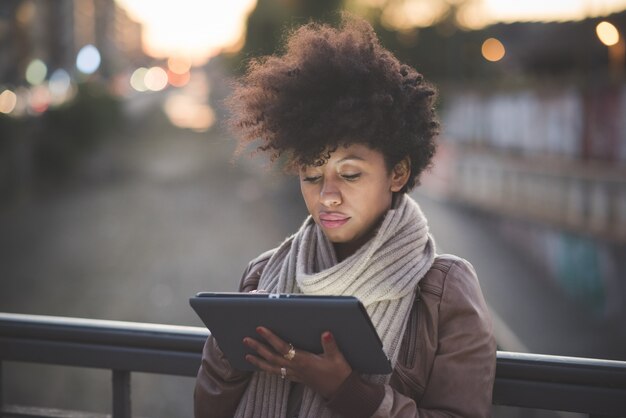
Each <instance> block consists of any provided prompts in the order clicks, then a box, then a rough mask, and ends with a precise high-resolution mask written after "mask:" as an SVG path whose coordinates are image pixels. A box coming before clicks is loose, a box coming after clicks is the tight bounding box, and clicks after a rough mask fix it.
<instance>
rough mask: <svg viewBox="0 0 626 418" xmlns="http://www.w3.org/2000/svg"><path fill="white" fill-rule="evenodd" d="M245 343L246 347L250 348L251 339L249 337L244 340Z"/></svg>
mask: <svg viewBox="0 0 626 418" xmlns="http://www.w3.org/2000/svg"><path fill="white" fill-rule="evenodd" d="M243 343H244V344H245V345H248V346H249V345H250V339H249V338H248V337H246V338H244V339H243Z"/></svg>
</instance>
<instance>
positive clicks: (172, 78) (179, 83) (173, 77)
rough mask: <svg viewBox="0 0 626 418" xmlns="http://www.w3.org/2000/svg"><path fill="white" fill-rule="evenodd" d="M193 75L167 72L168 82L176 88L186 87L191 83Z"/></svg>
mask: <svg viewBox="0 0 626 418" xmlns="http://www.w3.org/2000/svg"><path fill="white" fill-rule="evenodd" d="M190 78H191V74H190V73H189V72H186V73H183V74H178V73H175V72H173V71H171V70H167V80H168V81H169V83H170V84H171V85H172V86H174V87H185V86H186V85H187V84H188V83H189V79H190Z"/></svg>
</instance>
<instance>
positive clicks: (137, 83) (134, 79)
mask: <svg viewBox="0 0 626 418" xmlns="http://www.w3.org/2000/svg"><path fill="white" fill-rule="evenodd" d="M147 72H148V69H147V68H146V67H139V68H137V69H136V70H135V71H133V74H132V75H131V76H130V86H131V87H132V88H134V89H135V90H137V91H139V92H143V91H146V90H148V87H146V83H145V79H146V73H147Z"/></svg>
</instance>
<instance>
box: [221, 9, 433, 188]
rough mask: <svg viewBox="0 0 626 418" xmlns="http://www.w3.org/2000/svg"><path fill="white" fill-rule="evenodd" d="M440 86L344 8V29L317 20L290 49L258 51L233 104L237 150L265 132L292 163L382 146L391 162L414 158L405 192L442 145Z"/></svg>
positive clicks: (291, 40) (292, 39) (273, 152)
mask: <svg viewBox="0 0 626 418" xmlns="http://www.w3.org/2000/svg"><path fill="white" fill-rule="evenodd" d="M435 100H436V90H435V88H434V87H433V86H432V85H430V84H428V83H426V82H425V81H424V79H423V77H422V75H421V74H419V73H418V72H417V71H415V69H413V68H411V67H409V66H407V65H403V64H401V63H400V62H399V61H398V59H397V58H396V57H394V55H393V54H392V53H391V52H389V51H388V50H386V49H385V48H383V47H382V46H381V44H380V42H379V40H378V38H377V37H376V34H375V33H374V30H373V28H372V27H371V25H370V24H369V23H367V22H366V21H364V20H362V19H360V18H357V17H354V16H351V15H347V14H344V15H343V16H342V22H341V25H340V27H339V28H337V29H336V28H333V27H331V26H328V25H325V24H319V23H309V24H306V25H304V26H301V27H300V28H297V29H296V30H295V31H293V32H292V33H291V34H290V35H289V37H288V39H287V43H286V47H285V52H284V54H282V55H280V56H277V55H272V56H267V57H263V58H260V59H254V60H252V61H251V62H250V63H249V65H248V70H247V72H246V74H245V75H244V76H243V77H242V78H241V79H239V80H238V81H237V82H236V83H235V86H234V90H233V92H232V94H231V96H230V97H229V98H228V99H227V101H226V105H227V108H228V109H229V110H230V112H231V117H230V119H229V120H228V123H229V125H230V128H231V130H232V131H233V133H234V134H235V135H236V136H237V137H239V140H240V143H239V151H241V149H243V148H245V145H246V144H248V143H251V142H254V141H257V140H259V139H260V140H261V142H262V144H261V145H260V146H259V147H258V149H259V150H262V151H266V152H269V154H270V159H271V161H274V160H276V159H277V158H279V157H281V156H283V155H284V156H285V157H286V158H287V167H288V168H290V169H291V170H293V169H295V168H297V167H299V166H300V165H322V164H324V163H325V161H326V159H328V158H329V152H332V151H333V150H335V149H337V147H338V146H340V145H348V144H353V143H360V144H366V145H368V146H369V147H370V148H372V149H376V150H379V151H380V152H381V153H382V154H383V155H384V157H385V162H386V165H387V167H388V169H389V170H391V169H392V168H393V167H394V166H395V165H396V164H397V163H398V162H399V161H401V160H402V159H403V158H405V157H407V156H408V157H409V158H410V163H411V175H410V178H409V181H408V183H407V185H406V187H405V188H404V189H403V191H408V190H411V189H412V188H413V187H414V186H415V185H416V184H419V176H420V174H421V173H422V171H423V170H424V169H426V168H427V167H428V166H429V165H430V163H431V160H432V157H433V155H434V153H435V148H436V145H435V137H436V136H437V134H438V130H439V123H438V122H437V119H436V115H435V110H434V104H435Z"/></svg>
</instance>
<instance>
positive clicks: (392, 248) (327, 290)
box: [235, 194, 435, 418]
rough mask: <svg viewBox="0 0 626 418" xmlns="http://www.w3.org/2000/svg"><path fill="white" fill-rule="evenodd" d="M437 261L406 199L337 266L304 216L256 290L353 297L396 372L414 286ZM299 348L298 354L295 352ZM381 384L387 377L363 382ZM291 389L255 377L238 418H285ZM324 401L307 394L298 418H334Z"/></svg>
mask: <svg viewBox="0 0 626 418" xmlns="http://www.w3.org/2000/svg"><path fill="white" fill-rule="evenodd" d="M434 257H435V244H434V241H433V239H432V237H431V236H430V234H429V233H428V224H427V221H426V218H425V217H424V215H423V214H422V211H421V210H420V208H419V206H418V204H417V203H416V202H415V201H414V200H413V199H411V198H410V197H409V196H407V195H406V194H403V195H401V196H399V198H398V199H396V202H395V203H394V205H393V207H392V208H391V209H390V210H389V211H387V213H386V215H385V218H384V219H383V220H382V223H381V225H380V226H379V228H378V230H377V232H376V233H375V235H374V236H373V237H372V238H371V239H370V240H369V241H368V242H367V243H366V244H364V245H363V246H362V247H361V248H360V249H358V250H357V251H356V253H354V254H353V255H352V256H350V257H348V258H346V259H345V260H343V261H341V262H340V263H338V262H337V257H336V254H335V251H334V248H333V245H332V243H331V242H330V241H329V240H328V239H327V238H326V236H325V235H324V233H323V232H322V230H321V228H319V227H318V226H317V225H316V224H315V222H314V221H313V219H312V218H311V217H310V216H309V217H308V218H307V219H306V221H305V222H304V224H303V225H302V227H301V228H300V230H299V231H298V232H297V233H296V234H294V235H293V236H291V237H289V238H287V239H286V240H285V241H284V242H283V243H282V244H281V245H280V246H279V247H278V249H277V250H276V252H275V253H274V254H273V255H272V257H271V258H270V260H269V261H268V263H267V265H266V267H265V269H264V270H263V273H262V275H261V278H260V281H259V289H264V290H267V291H269V292H272V293H305V294H310V295H352V296H356V297H357V298H358V299H359V300H360V301H361V302H362V303H363V305H364V306H365V308H366V310H367V313H368V314H369V316H370V318H371V320H372V323H373V324H374V327H375V328H376V331H378V335H379V336H380V339H381V341H382V343H383V350H384V351H385V353H386V354H387V356H388V357H389V359H390V360H391V364H392V366H394V365H395V364H396V360H397V358H398V353H399V351H400V344H401V341H402V337H403V335H404V331H405V329H406V326H407V320H408V316H409V312H410V309H411V306H412V304H413V300H414V298H415V290H416V287H417V284H418V282H419V281H420V279H421V278H422V277H423V276H424V275H425V274H426V272H427V271H428V269H429V268H430V266H431V265H432V263H433V260H434ZM296 348H297V347H296ZM364 377H365V378H367V379H369V380H370V381H374V382H379V383H386V382H387V381H388V379H389V378H390V376H389V375H369V376H364ZM290 386H291V385H290V382H289V380H288V379H285V380H283V379H281V378H280V376H276V375H273V374H268V373H265V372H255V373H254V374H253V376H252V378H251V380H250V383H249V385H248V387H247V389H246V392H245V393H244V395H243V397H242V399H241V401H240V403H239V407H238V409H237V412H236V415H235V416H236V417H238V418H240V417H245V418H250V417H260V418H283V417H285V414H286V410H287V401H288V398H289V390H290ZM324 404H325V402H324V400H323V398H322V397H321V396H319V395H317V394H316V393H315V392H313V391H312V390H310V389H309V388H305V390H304V394H303V396H302V404H301V407H300V414H299V416H300V417H301V418H330V417H334V416H336V414H333V412H332V411H331V410H329V409H328V408H326V407H325V405H324Z"/></svg>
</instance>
